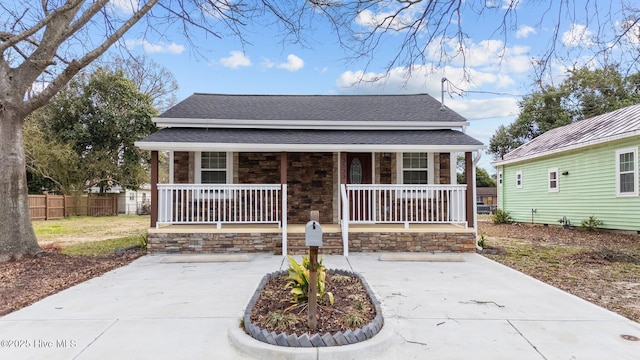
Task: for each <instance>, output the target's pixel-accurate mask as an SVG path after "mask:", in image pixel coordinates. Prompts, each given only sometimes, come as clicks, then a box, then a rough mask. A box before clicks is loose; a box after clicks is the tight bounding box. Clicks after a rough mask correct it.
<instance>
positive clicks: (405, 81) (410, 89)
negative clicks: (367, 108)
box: [336, 65, 515, 99]
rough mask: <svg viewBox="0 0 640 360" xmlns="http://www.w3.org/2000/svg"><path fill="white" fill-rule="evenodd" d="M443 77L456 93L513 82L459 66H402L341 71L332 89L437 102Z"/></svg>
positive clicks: (490, 73)
mask: <svg viewBox="0 0 640 360" xmlns="http://www.w3.org/2000/svg"><path fill="white" fill-rule="evenodd" d="M443 77H446V78H447V80H448V81H450V82H451V85H452V87H451V89H453V90H454V91H457V92H462V91H468V90H473V89H481V88H483V87H486V86H490V87H491V88H497V87H501V86H506V85H513V84H514V83H515V82H514V81H513V79H511V78H510V77H509V76H508V75H503V74H498V73H494V72H483V71H478V70H474V69H470V68H468V69H466V71H465V70H464V69H463V68H462V67H451V66H446V67H443V68H438V67H436V66H434V65H420V66H414V67H413V68H412V69H411V70H410V71H409V69H407V68H405V67H396V68H393V69H391V71H389V72H388V73H383V72H381V73H376V72H368V73H364V72H363V71H345V72H343V73H342V74H341V75H340V77H339V78H338V80H337V81H336V86H337V87H338V88H339V89H340V90H341V91H343V92H347V93H380V91H384V92H390V93H424V92H427V93H429V94H431V96H433V97H436V98H438V99H439V98H440V93H441V82H442V78H443ZM455 88H458V89H455Z"/></svg>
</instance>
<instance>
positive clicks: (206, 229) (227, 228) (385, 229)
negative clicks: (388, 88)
mask: <svg viewBox="0 0 640 360" xmlns="http://www.w3.org/2000/svg"><path fill="white" fill-rule="evenodd" d="M305 225H306V224H288V225H287V234H304V232H305ZM321 226H322V231H323V232H324V233H339V232H340V231H341V229H340V224H321ZM370 232H382V233H402V232H413V233H416V232H418V233H433V232H438V233H448V232H452V233H461V232H470V233H472V232H474V229H473V228H465V227H463V226H458V225H453V224H410V225H409V227H408V228H405V227H404V225H403V224H350V225H349V233H370ZM149 233H153V234H177V233H183V234H184V233H236V234H247V233H268V234H274V233H282V228H281V227H278V225H276V224H224V225H222V227H221V228H217V227H216V225H215V224H211V225H208V224H191V225H161V226H160V227H159V228H150V229H149Z"/></svg>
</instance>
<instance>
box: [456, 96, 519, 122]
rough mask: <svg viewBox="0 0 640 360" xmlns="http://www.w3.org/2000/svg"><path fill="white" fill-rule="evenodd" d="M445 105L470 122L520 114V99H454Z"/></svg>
mask: <svg viewBox="0 0 640 360" xmlns="http://www.w3.org/2000/svg"><path fill="white" fill-rule="evenodd" d="M445 104H446V105H447V107H449V108H450V109H451V110H453V111H455V112H457V113H458V114H460V115H462V116H464V117H465V118H467V119H470V120H480V119H489V118H502V117H510V116H516V115H518V113H519V112H520V109H519V108H518V99H517V98H513V97H494V98H489V99H463V100H462V99H452V100H449V101H447V99H445Z"/></svg>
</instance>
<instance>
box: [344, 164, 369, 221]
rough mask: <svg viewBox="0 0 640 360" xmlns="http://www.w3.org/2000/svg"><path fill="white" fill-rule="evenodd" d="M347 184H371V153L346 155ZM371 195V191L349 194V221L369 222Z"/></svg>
mask: <svg viewBox="0 0 640 360" xmlns="http://www.w3.org/2000/svg"><path fill="white" fill-rule="evenodd" d="M347 184H371V153H347ZM371 195H372V194H371V190H359V191H356V192H352V193H351V199H350V204H349V206H350V208H351V211H350V218H351V220H356V221H358V220H360V221H367V220H371V219H369V215H370V214H372V211H371V209H369V207H370V204H371V199H370V197H371Z"/></svg>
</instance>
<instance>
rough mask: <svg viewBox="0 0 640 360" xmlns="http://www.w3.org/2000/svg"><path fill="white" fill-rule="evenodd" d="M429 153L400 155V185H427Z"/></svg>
mask: <svg viewBox="0 0 640 360" xmlns="http://www.w3.org/2000/svg"><path fill="white" fill-rule="evenodd" d="M430 163H431V161H430V159H429V153H422V152H420V153H402V164H401V166H402V171H401V174H402V182H401V183H402V184H410V185H424V184H429V182H430V181H429V168H430V166H429V165H430Z"/></svg>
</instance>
